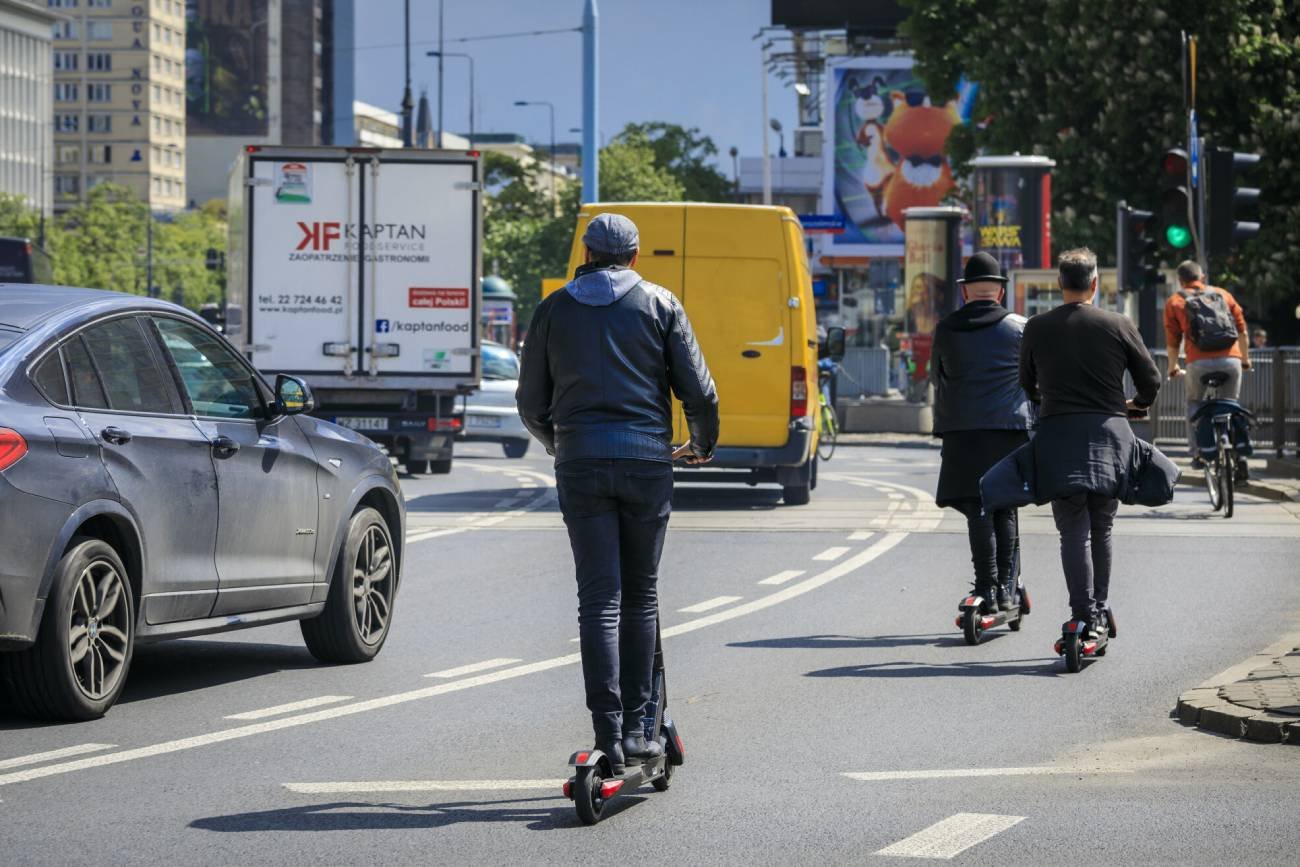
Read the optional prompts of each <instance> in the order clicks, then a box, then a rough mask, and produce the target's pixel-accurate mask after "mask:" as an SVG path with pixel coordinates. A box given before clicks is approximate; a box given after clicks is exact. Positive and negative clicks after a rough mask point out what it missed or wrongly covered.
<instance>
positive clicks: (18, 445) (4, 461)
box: [0, 427, 27, 471]
mask: <svg viewBox="0 0 1300 867" xmlns="http://www.w3.org/2000/svg"><path fill="white" fill-rule="evenodd" d="M25 454H27V440H25V439H23V435H22V434H20V433H19V432H18V431H16V430H10V429H9V428H7V427H0V471H3V470H7V469H9V468H10V467H12V466H13V465H14V464H16V463H18V462H19V461H20V460H22V457H23V455H25Z"/></svg>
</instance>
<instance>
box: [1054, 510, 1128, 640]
mask: <svg viewBox="0 0 1300 867" xmlns="http://www.w3.org/2000/svg"><path fill="white" fill-rule="evenodd" d="M1118 509H1119V500H1117V499H1115V498H1113V497H1104V496H1102V495H1101V494H1075V495H1074V496H1072V497H1067V498H1065V499H1063V500H1053V501H1052V517H1053V518H1055V519H1056V529H1057V530H1058V531H1059V532H1060V534H1061V569H1062V570H1063V571H1064V572H1065V584H1066V586H1067V587H1068V588H1069V589H1070V616H1071V617H1075V618H1077V619H1079V620H1085V619H1088V618H1090V617H1092V615H1093V612H1094V611H1096V610H1097V609H1098V608H1102V607H1105V605H1106V600H1107V599H1109V598H1110V561H1111V527H1112V526H1113V525H1114V523H1115V512H1116V511H1117V510H1118Z"/></svg>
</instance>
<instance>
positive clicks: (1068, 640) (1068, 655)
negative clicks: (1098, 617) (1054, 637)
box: [1061, 632, 1083, 674]
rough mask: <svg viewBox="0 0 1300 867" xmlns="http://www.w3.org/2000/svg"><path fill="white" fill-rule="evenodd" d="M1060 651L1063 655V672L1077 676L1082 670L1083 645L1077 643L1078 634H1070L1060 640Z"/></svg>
mask: <svg viewBox="0 0 1300 867" xmlns="http://www.w3.org/2000/svg"><path fill="white" fill-rule="evenodd" d="M1061 645H1062V646H1061V650H1062V652H1063V653H1064V654H1065V670H1066V671H1068V672H1070V674H1078V673H1079V670H1080V669H1082V668H1083V645H1082V643H1081V642H1080V641H1079V634H1078V633H1077V632H1071V633H1070V634H1069V635H1067V636H1065V637H1064V638H1063V639H1061Z"/></svg>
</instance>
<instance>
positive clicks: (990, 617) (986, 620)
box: [957, 605, 1029, 630]
mask: <svg viewBox="0 0 1300 867" xmlns="http://www.w3.org/2000/svg"><path fill="white" fill-rule="evenodd" d="M964 609H965V606H964V605H963V612H962V614H959V615H957V627H958V628H959V629H960V628H961V627H962V618H963V617H964V616H965V610H964ZM1025 613H1026V614H1028V613H1029V612H1027V611H1026V612H1025ZM979 617H980V622H979V626H980V629H981V630H985V629H993V628H995V627H998V626H1002V625H1004V624H1006V623H1008V622H1010V621H1012V620H1016V619H1018V618H1019V617H1020V606H1019V605H1016V606H1013V607H1012V608H1011V609H1010V610H1007V611H995V612H993V613H992V614H981V615H980V616H979Z"/></svg>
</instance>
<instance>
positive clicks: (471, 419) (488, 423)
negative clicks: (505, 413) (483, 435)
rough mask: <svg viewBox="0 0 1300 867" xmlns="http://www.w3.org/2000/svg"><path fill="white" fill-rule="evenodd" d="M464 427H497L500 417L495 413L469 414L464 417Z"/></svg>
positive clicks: (499, 424) (499, 423)
mask: <svg viewBox="0 0 1300 867" xmlns="http://www.w3.org/2000/svg"><path fill="white" fill-rule="evenodd" d="M465 426H466V427H484V428H499V427H501V419H500V418H498V417H497V416H495V415H470V416H466V417H465Z"/></svg>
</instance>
